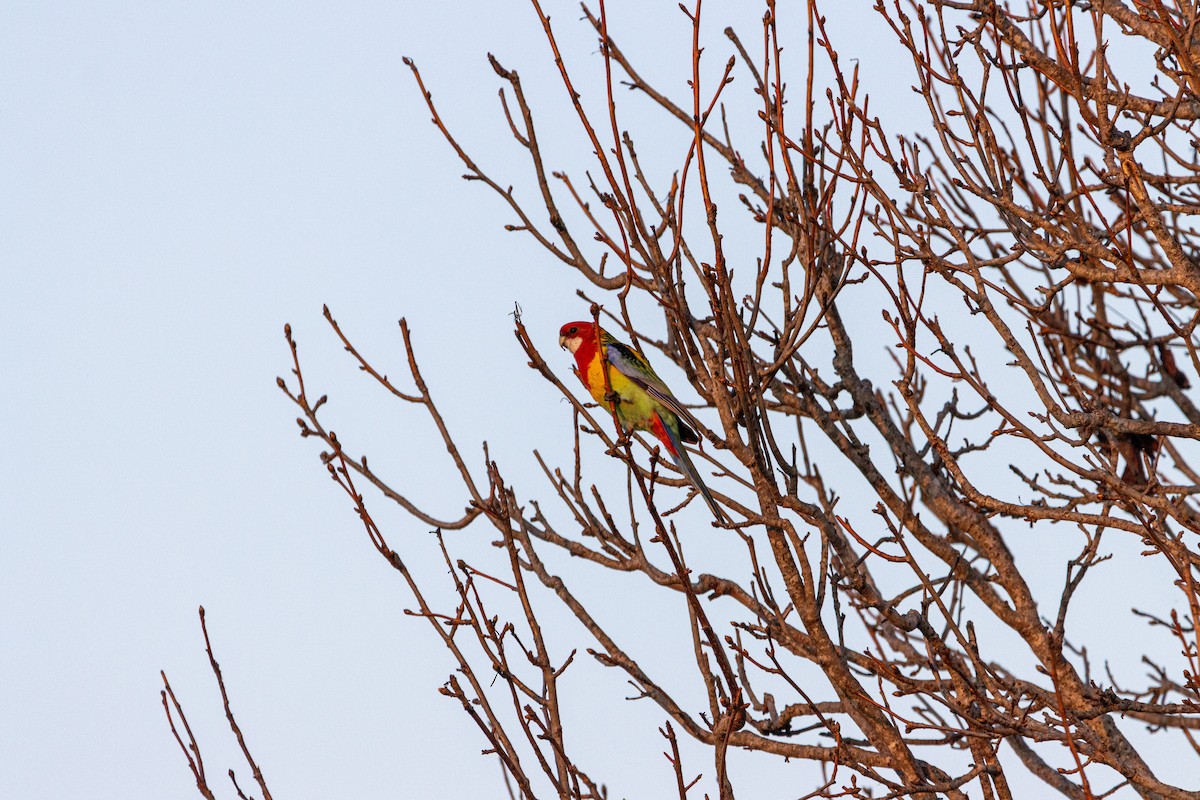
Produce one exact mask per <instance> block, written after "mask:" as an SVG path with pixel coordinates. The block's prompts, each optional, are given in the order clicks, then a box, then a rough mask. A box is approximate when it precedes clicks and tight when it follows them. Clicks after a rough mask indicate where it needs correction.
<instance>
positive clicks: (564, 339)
mask: <svg viewBox="0 0 1200 800" xmlns="http://www.w3.org/2000/svg"><path fill="white" fill-rule="evenodd" d="M558 346H559V347H561V348H562V349H563V350H566V349H567V337H565V336H560V337H558Z"/></svg>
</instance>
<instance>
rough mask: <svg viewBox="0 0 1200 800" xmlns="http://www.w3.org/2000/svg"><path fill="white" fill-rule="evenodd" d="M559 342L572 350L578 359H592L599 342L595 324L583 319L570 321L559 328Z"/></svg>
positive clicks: (561, 345) (563, 346)
mask: <svg viewBox="0 0 1200 800" xmlns="http://www.w3.org/2000/svg"><path fill="white" fill-rule="evenodd" d="M558 344H559V346H560V347H562V348H564V349H566V350H570V351H571V354H572V355H574V356H575V360H576V361H590V360H591V353H593V352H594V351H595V350H596V348H597V344H598V343H597V341H596V326H595V324H594V323H591V322H583V321H579V322H568V323H567V324H566V325H563V326H562V327H561V328H559V330H558ZM581 350H582V351H583V352H582V353H581V352H580V351H581ZM581 356H582V359H581Z"/></svg>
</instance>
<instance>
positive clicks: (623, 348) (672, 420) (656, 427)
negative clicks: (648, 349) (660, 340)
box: [558, 322, 726, 520]
mask: <svg viewBox="0 0 1200 800" xmlns="http://www.w3.org/2000/svg"><path fill="white" fill-rule="evenodd" d="M558 344H559V346H560V347H562V348H563V349H565V350H570V351H571V354H572V355H573V356H575V365H576V367H577V369H576V374H577V375H578V376H579V380H580V381H582V382H583V385H584V387H586V388H587V390H588V392H589V393H591V395H592V397H593V398H595V400H596V402H597V403H599V404H600V406H601V407H602V408H606V409H612V408H613V404H612V403H610V402H609V401H608V400H607V399H606V398H605V395H606V394H607V391H608V390H607V388H606V385H605V381H604V363H603V359H601V357H600V349H599V346H600V345H602V346H603V347H604V350H605V353H606V355H607V358H608V365H609V370H608V386H610V387H611V388H612V391H613V392H614V393H615V394H616V395H617V396H618V397H619V398H620V400H619V402H617V403H616V408H615V409H614V410H615V411H616V414H617V419H618V420H620V422H621V424H622V425H623V426H629V427H630V428H633V429H636V430H639V431H646V432H648V433H652V434H654V436H655V437H656V438H657V439H658V440H659V441H660V442H662V445H663V447H665V448H666V450H667V452H668V453H670V454H671V459H672V460H673V461H674V462H675V466H676V467H678V469H679V471H680V472H681V473H683V475H684V477H686V478H687V480H688V482H689V483H691V484H692V486H694V487H695V488H696V490H697V491H698V492H700V494H701V496H702V497H703V498H704V502H706V503H708V507H709V508H710V509H711V510H712V513H713V516H715V517H716V518H717V519H718V520H724V519H726V516H725V514H724V513H723V512H722V511H721V509H720V507H719V506H718V505H717V501H716V500H714V499H713V496H712V493H711V492H709V491H708V487H707V486H705V485H704V481H702V480H701V479H700V473H699V472H698V471H697V470H696V467H695V465H694V464H692V460H691V458H690V457H689V456H688V453H687V450H685V449H684V447H683V444H684V442H688V443H691V444H699V442H700V437H699V435H698V434H697V433H696V430H697V429H698V428H699V425H698V424H697V422H696V418H695V417H693V416H692V414H691V413H690V412H689V411H688V410H687V409H686V408H684V407H683V405H682V404H681V403H680V402H679V401H678V400H676V399H675V396H674V395H673V394H671V390H670V389H668V388H667V385H666V384H665V383H663V382H662V379H661V378H659V377H658V375H656V374H655V373H654V369H653V368H652V367H651V366H650V364H649V363H648V362H647V361H646V359H645V358H644V357H643V356H642V354H641V353H638V352H637V351H636V350H634V349H633V348H631V347H629V346H628V345H626V344H624V343H623V342H620V341H618V340H617V339H615V338H614V337H613V336H612V335H610V334H609V333H608V331H606V330H604V329H603V328H600V330H599V336H597V335H596V325H595V324H594V323H592V322H568V323H567V324H565V325H563V326H562V328H561V329H560V330H559V332H558Z"/></svg>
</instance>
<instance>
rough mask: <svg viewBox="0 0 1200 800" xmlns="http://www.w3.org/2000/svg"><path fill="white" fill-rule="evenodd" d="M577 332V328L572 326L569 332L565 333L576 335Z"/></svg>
mask: <svg viewBox="0 0 1200 800" xmlns="http://www.w3.org/2000/svg"><path fill="white" fill-rule="evenodd" d="M578 332H579V328H576V327H575V326H574V325H572V326H571V330H569V331H567V333H578Z"/></svg>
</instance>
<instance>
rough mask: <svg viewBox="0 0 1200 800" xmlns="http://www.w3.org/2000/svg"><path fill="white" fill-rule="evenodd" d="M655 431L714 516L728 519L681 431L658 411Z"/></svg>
mask: <svg viewBox="0 0 1200 800" xmlns="http://www.w3.org/2000/svg"><path fill="white" fill-rule="evenodd" d="M654 432H655V433H656V434H658V438H659V439H660V440H661V441H662V443H663V444H665V445H666V446H667V451H668V452H669V453H670V454H671V459H672V460H673V461H674V462H675V466H677V467H678V468H679V471H680V472H682V473H683V475H684V477H685V478H687V479H688V482H689V483H691V484H692V486H694V487H696V491H698V492H700V495H701V496H702V497H703V498H704V502H706V503H708V507H709V508H710V509H711V510H712V513H713V516H714V517H716V518H717V520H718V521H720V522H723V521H725V520H726V519H727V517H726V516H725V512H723V511H722V510H721V507H720V506H718V505H717V501H716V500H715V499H713V496H712V493H711V492H710V491H708V487H707V486H705V485H704V481H702V480H701V479H700V473H699V472H698V471H697V470H696V465H695V464H693V463H692V459H691V457H690V456H688V452H687V450H685V449H684V447H683V442H682V441H681V440H680V438H679V433H678V432H677V431H676V430H675V429H674V428H673V426H671V425H667V424H665V423H664V422H663V419H662V417H661V416H659V415H658V414H657V413H656V414H655V415H654ZM664 436H665V438H664Z"/></svg>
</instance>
